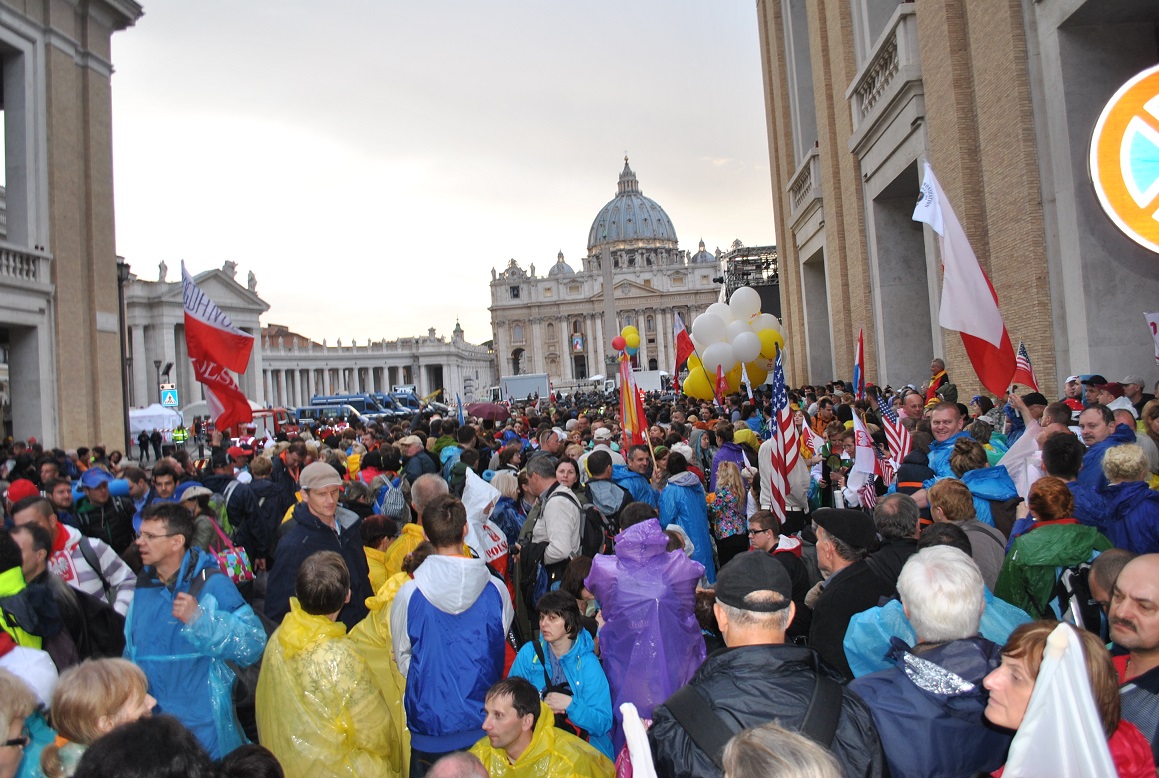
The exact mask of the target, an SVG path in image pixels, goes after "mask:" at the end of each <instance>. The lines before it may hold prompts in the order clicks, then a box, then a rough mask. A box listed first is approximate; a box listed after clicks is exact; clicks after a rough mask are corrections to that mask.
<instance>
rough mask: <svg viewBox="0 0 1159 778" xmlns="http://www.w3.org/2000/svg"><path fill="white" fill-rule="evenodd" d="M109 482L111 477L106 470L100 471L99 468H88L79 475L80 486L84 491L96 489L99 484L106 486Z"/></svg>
mask: <svg viewBox="0 0 1159 778" xmlns="http://www.w3.org/2000/svg"><path fill="white" fill-rule="evenodd" d="M111 480H113V475H112V473H110V472H109V471H108V470H102V469H101V468H99V467H90V468H89V469H88V470H86V471H84V474H83V475H81V477H80V485H81V487H82V488H85V489H96V488H97V487H99V486H100V485H101V484H107V483H108V482H109V481H111Z"/></svg>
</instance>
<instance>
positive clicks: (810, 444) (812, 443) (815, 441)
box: [800, 424, 825, 459]
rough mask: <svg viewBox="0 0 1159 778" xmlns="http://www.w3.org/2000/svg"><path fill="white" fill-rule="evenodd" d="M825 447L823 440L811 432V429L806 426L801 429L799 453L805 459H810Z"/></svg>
mask: <svg viewBox="0 0 1159 778" xmlns="http://www.w3.org/2000/svg"><path fill="white" fill-rule="evenodd" d="M824 446H825V438H823V437H821V436H820V435H818V434H817V433H816V432H814V431H813V427H812V426H810V425H808V424H806V425H805V426H804V427H802V429H801V446H800V448H801V449H802V451H801V453H802V454H805V458H806V459H812V458H813V457H815V456H817V454H819V453H820V452H821V449H822V448H824Z"/></svg>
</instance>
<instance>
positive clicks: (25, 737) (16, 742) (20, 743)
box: [0, 727, 32, 748]
mask: <svg viewBox="0 0 1159 778" xmlns="http://www.w3.org/2000/svg"><path fill="white" fill-rule="evenodd" d="M31 741H32V735H30V734H29V732H28V727H25V728H24V729H22V730H21V731H20V737H14V738H12V739H11V740H5V741H4V742H3V743H2V744H0V745H2V746H3V747H4V748H8V747H10V746H11V747H13V748H24V747H25V746H27V745H28V744H29V742H31Z"/></svg>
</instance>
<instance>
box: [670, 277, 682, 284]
mask: <svg viewBox="0 0 1159 778" xmlns="http://www.w3.org/2000/svg"><path fill="white" fill-rule="evenodd" d="M672 285H673V286H684V276H672Z"/></svg>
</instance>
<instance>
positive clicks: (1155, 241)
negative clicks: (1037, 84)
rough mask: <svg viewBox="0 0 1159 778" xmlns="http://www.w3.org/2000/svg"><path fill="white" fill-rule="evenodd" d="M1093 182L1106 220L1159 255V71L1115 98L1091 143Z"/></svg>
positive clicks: (1136, 81)
mask: <svg viewBox="0 0 1159 778" xmlns="http://www.w3.org/2000/svg"><path fill="white" fill-rule="evenodd" d="M1090 167H1091V182H1092V183H1093V184H1094V186H1095V193H1096V194H1097V195H1098V198H1099V203H1100V204H1101V205H1102V206H1103V210H1104V211H1106V213H1107V216H1109V217H1110V218H1111V221H1113V222H1114V223H1115V224H1116V225H1117V226H1118V228H1119V229H1120V230H1122V231H1123V233H1124V234H1126V235H1127V237H1129V238H1130V239H1131V240H1133V241H1135V242H1136V243H1138V244H1139V245H1140V246H1143V247H1144V248H1146V249H1150V250H1151V251H1154V252H1155V253H1157V254H1159V65H1157V66H1155V67H1153V68H1148V69H1147V70H1144V71H1143V72H1142V73H1139V74H1138V75H1136V76H1135V77H1134V78H1132V79H1131V80H1130V81H1128V82H1127V83H1125V84H1123V86H1122V87H1120V88H1119V91H1117V92H1115V95H1114V97H1112V98H1111V99H1110V102H1108V103H1107V105H1106V107H1105V108H1103V112H1102V113H1101V114H1100V115H1099V120H1098V122H1096V124H1095V132H1094V135H1093V136H1092V138H1091V156H1090Z"/></svg>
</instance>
